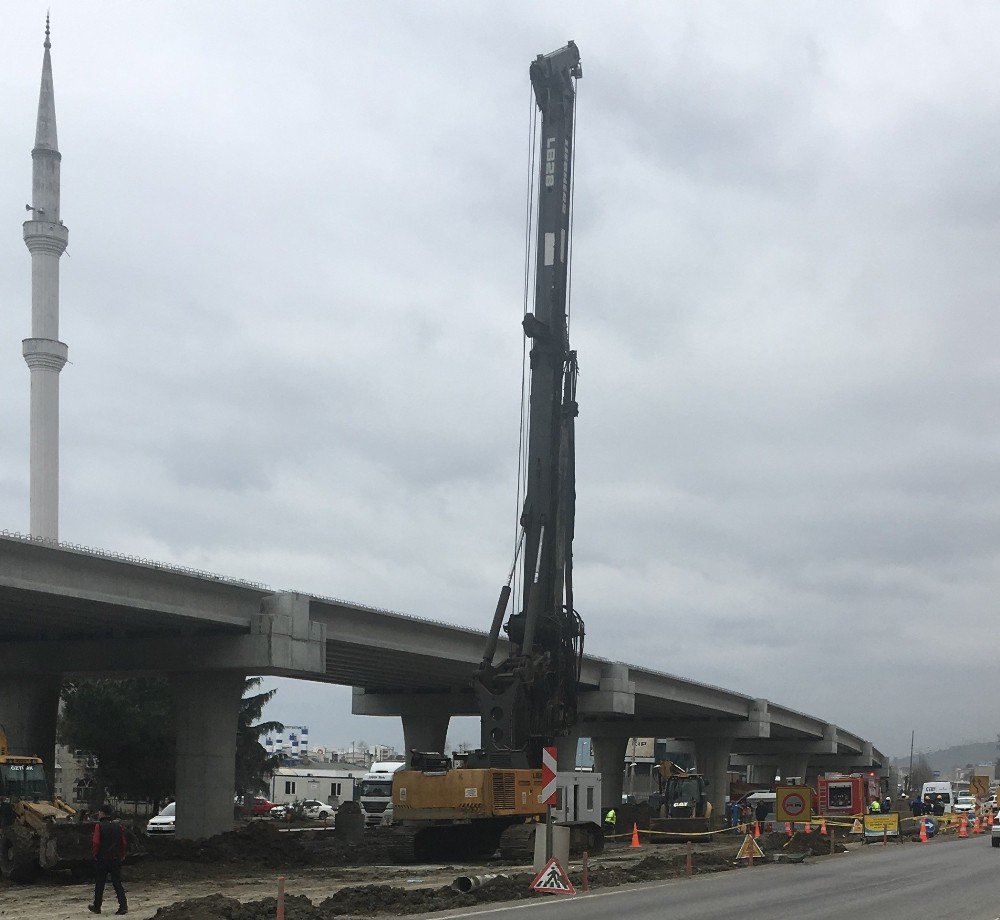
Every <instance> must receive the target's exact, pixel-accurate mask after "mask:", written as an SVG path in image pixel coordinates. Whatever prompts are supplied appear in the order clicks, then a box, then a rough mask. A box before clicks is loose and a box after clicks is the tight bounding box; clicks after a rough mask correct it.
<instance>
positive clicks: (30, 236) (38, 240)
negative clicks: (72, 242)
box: [24, 220, 69, 256]
mask: <svg viewBox="0 0 1000 920" xmlns="http://www.w3.org/2000/svg"><path fill="white" fill-rule="evenodd" d="M68 243H69V228H68V227H67V226H66V225H65V224H63V223H61V222H59V221H51V220H26V221H25V222H24V244H25V245H26V246H27V247H28V251H29V252H32V253H34V252H51V253H53V254H54V255H57V256H61V255H62V254H63V252H64V251H65V250H66V246H67V245H68Z"/></svg>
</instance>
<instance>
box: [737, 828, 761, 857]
mask: <svg viewBox="0 0 1000 920" xmlns="http://www.w3.org/2000/svg"><path fill="white" fill-rule="evenodd" d="M763 855H764V851H763V850H762V849H761V848H760V844H758V843H757V841H756V840H754V839H753V837H751V836H750V834H747V835H746V837H744V838H743V845H742V846H741V847H740V851H739V853H737V854H736V858H737V859H751V858H753V859H760V858H761V857H762V856H763Z"/></svg>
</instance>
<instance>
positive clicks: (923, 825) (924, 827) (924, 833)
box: [920, 818, 927, 843]
mask: <svg viewBox="0 0 1000 920" xmlns="http://www.w3.org/2000/svg"><path fill="white" fill-rule="evenodd" d="M920 842H921V843H927V823H926V822H925V821H924V819H923V818H921V819H920Z"/></svg>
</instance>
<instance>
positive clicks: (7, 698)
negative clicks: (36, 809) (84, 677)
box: [0, 674, 62, 783]
mask: <svg viewBox="0 0 1000 920" xmlns="http://www.w3.org/2000/svg"><path fill="white" fill-rule="evenodd" d="M61 691H62V675H61V674H36V675H34V676H28V675H25V676H22V677H13V676H8V677H4V678H3V679H0V725H3V726H4V727H5V728H6V730H7V742H8V744H9V745H10V752H11V753H12V754H27V755H34V756H36V757H41V758H42V761H43V763H44V765H45V775H46V776H47V777H48V780H49V782H50V783H53V782H54V781H55V756H56V718H57V716H58V714H59V694H60V692H61Z"/></svg>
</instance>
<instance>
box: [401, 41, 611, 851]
mask: <svg viewBox="0 0 1000 920" xmlns="http://www.w3.org/2000/svg"><path fill="white" fill-rule="evenodd" d="M529 76H530V79H531V85H532V89H533V92H534V97H535V102H536V103H537V107H538V109H539V110H540V112H541V127H540V131H539V134H540V141H539V144H538V147H537V148H536V151H537V152H538V155H539V163H538V172H537V177H538V206H537V217H536V221H535V224H536V234H537V236H536V239H535V285H534V309H533V311H532V310H529V312H527V314H526V315H525V317H524V319H523V321H522V324H521V325H522V329H523V333H524V336H525V337H526V339H527V340H528V343H529V347H530V395H529V398H528V413H527V418H528V426H527V440H526V443H527V455H526V461H525V464H524V467H523V476H524V496H525V497H524V504H523V506H522V510H521V515H520V539H519V541H518V544H517V551H516V552H515V557H514V563H513V565H512V566H511V569H510V574H509V576H508V579H507V583H506V584H505V585H504V586H503V588H502V589H501V591H500V598H499V601H498V603H497V606H496V610H495V612H494V615H493V620H492V625H491V628H490V631H489V634H488V638H487V640H486V645H485V648H484V652H483V658H482V661H481V663H480V665H479V667H478V670H477V671H476V672H475V673H474V674H473V675H470V677H471V681H472V687H473V690H474V692H475V696H476V699H477V702H478V707H479V710H480V717H481V743H480V747H479V748H478V749H477V750H475V751H473V752H470V753H468V754H465V755H461V756H459V755H454V756H452V757H447V756H445V755H444V753H443V752H440V751H431V752H427V751H410V752H408V766H407V768H406V769H403V770H399V771H397V772H396V773H395V774H394V776H393V812H394V819H395V821H396V822H397V824H396V827H395V831H396V833H397V835H399V836H400V838H401V839H406V840H408V841H409V843H412V854H411V855H412V856H413V857H415V858H418V859H421V858H444V857H445V856H446V855H449V854H451V853H458V854H465V855H470V854H472V853H477V854H490V853H492V852H494V851H495V850H497V849H498V848H499V849H500V851H501V853H502V854H504V855H515V853H517V854H518V855H523V849H524V847H526V846H528V839H529V836H533V830H534V824H535V823H537V822H538V820H539V819H540V818H541V817H542V816H544V814H545V810H546V807H545V805H543V804H541V803H540V801H539V798H540V793H541V788H542V783H541V765H542V749H543V748H544V747H545V746H547V745H552V744H554V743H555V739H556V737H558V736H560V735H565V734H567V733H568V731H569V730H570V729H571V728H572V727H573V725H574V723H575V722H576V718H577V683H578V681H579V676H580V666H581V662H582V656H583V642H584V626H583V620H582V619H581V618H580V616H579V614H578V613H577V612H576V610H575V609H574V606H573V535H574V533H573V532H574V517H575V501H576V485H575V453H574V452H575V443H574V422H575V419H576V416H577V413H578V407H577V401H576V383H577V356H576V352H575V351H572V350H571V349H570V347H569V331H568V321H567V313H568V305H567V292H568V276H569V254H570V229H571V226H572V223H571V208H572V175H571V171H572V166H573V142H574V132H573V116H574V109H575V100H576V80H577V79H578V78H579V77H581V76H582V69H581V64H580V53H579V51H578V49H577V47H576V44H575V43H573V42H569V43H568V44H567V45H566V46H565V47H563V48H560V49H559V50H558V51H554V52H552V53H551V54H545V55H539V56H538V57H537V58H536V59H535V60H534V61H533V62H532V64H531V67H530V70H529ZM523 415H524V414H523V413H522V416H523ZM519 488H520V484H519ZM519 494H520V493H519ZM519 556H520V565H521V569H522V572H523V577H522V579H521V592H520V593H521V605H520V610H516V611H515V612H513V613H511V614H510V616H509V618H507V622H506V624H504V618H505V617H506V616H507V609H508V606H509V604H510V599H511V595H512V593H513V592H512V583H513V581H514V575H515V572H516V571H517V570H518V564H519V560H518V557H519ZM501 627H502V628H503V630H504V632H506V634H507V637H508V639H509V651H508V652H507V654H506V656H505V657H503V658H502V659H500V660H495V659H496V657H497V649H498V647H499V639H500V631H501ZM599 821H600V819H599V817H598V820H597V822H592V821H583V822H576V821H573V822H569V823H570V825H571V841H572V843H573V844H576V845H578V846H581V845H582V846H583V847H589V848H590V850H591V852H596V851H598V850H599V849H600V846H601V844H602V842H603V837H602V831H601V827H600V823H599ZM408 845H409V844H407V846H408ZM398 855H405V854H403V853H400V854H398Z"/></svg>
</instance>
